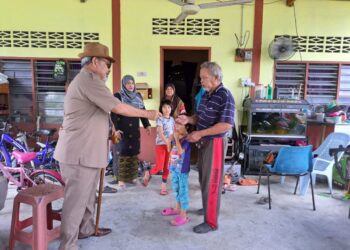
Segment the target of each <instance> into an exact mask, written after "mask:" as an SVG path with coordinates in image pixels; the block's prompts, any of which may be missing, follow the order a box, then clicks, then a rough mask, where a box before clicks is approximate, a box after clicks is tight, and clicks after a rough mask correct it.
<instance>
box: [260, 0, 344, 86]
mask: <svg viewBox="0 0 350 250" xmlns="http://www.w3.org/2000/svg"><path fill="white" fill-rule="evenodd" d="M265 2H268V1H266V0H265ZM294 4H295V17H296V21H297V29H298V34H299V36H325V37H329V36H339V37H349V36H350V29H349V26H350V16H349V11H350V1H349V2H347V1H321V0H296V1H295V3H294ZM284 34H287V35H292V36H296V35H297V33H296V28H295V22H294V8H293V7H287V6H286V4H285V1H279V2H276V3H274V4H265V5H264V18H263V35H262V45H261V70H260V81H261V83H263V84H268V83H269V82H271V81H272V78H273V60H272V59H270V57H269V55H268V47H269V44H270V42H271V41H272V40H273V38H274V36H275V35H284ZM289 60H295V61H300V60H303V61H350V53H316V52H313V53H310V52H302V53H301V57H300V54H299V53H296V54H295V55H294V56H293V57H292V58H290V59H289Z"/></svg>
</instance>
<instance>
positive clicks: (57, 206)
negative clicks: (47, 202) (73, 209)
mask: <svg viewBox="0 0 350 250" xmlns="http://www.w3.org/2000/svg"><path fill="white" fill-rule="evenodd" d="M30 179H31V180H32V181H33V182H34V183H35V184H37V185H39V184H45V183H50V184H54V185H59V186H63V187H64V182H63V180H62V179H61V178H60V177H56V176H55V175H54V174H53V173H50V172H48V171H45V170H41V171H40V170H39V171H37V172H35V173H33V174H32V175H30ZM51 204H52V210H53V211H54V212H61V211H62V206H63V198H61V199H58V200H55V201H53V202H52V203H51Z"/></svg>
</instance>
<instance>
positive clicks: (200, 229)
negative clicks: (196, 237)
mask: <svg viewBox="0 0 350 250" xmlns="http://www.w3.org/2000/svg"><path fill="white" fill-rule="evenodd" d="M215 230H216V229H214V228H212V227H211V226H209V225H208V224H207V223H205V222H203V223H202V224H199V225H197V226H195V227H194V228H193V232H195V233H197V234H205V233H208V232H210V231H215Z"/></svg>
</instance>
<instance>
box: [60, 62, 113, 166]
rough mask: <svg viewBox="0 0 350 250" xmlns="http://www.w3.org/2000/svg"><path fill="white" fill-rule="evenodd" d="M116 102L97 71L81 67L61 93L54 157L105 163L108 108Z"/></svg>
mask: <svg viewBox="0 0 350 250" xmlns="http://www.w3.org/2000/svg"><path fill="white" fill-rule="evenodd" d="M119 103H120V101H119V100H118V99H117V98H115V97H114V96H113V94H112V93H111V92H110V90H109V89H108V88H107V86H106V85H105V82H104V81H102V80H101V79H100V78H99V76H98V75H96V74H94V73H91V72H89V71H87V70H86V69H84V68H83V69H82V70H81V71H80V72H79V74H78V75H77V76H76V77H75V78H74V80H73V81H72V82H71V84H70V85H69V88H68V92H67V94H66V96H65V100H64V119H63V124H62V127H61V129H60V131H59V138H58V142H57V146H56V149H55V154H54V158H55V159H56V160H58V161H59V162H62V163H66V164H78V165H83V166H87V167H92V168H104V167H106V166H107V156H108V131H109V112H110V111H111V110H112V109H113V108H114V107H116V106H117V105H118V104H119Z"/></svg>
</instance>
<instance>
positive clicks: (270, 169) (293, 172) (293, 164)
mask: <svg viewBox="0 0 350 250" xmlns="http://www.w3.org/2000/svg"><path fill="white" fill-rule="evenodd" d="M264 169H265V170H266V172H267V187H268V194H269V209H271V194H270V175H279V176H297V177H298V179H297V183H296V186H295V189H294V194H296V190H297V187H298V183H299V178H300V176H306V175H309V176H310V181H311V190H312V205H313V210H316V206H315V198H314V189H313V185H312V175H310V173H311V172H312V146H311V145H309V146H305V147H296V146H294V147H283V148H281V149H280V150H279V152H278V155H277V157H276V160H275V162H274V163H273V164H272V165H268V164H265V165H264ZM261 174H262V168H261V169H260V173H259V183H258V190H257V193H259V190H260V180H261Z"/></svg>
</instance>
